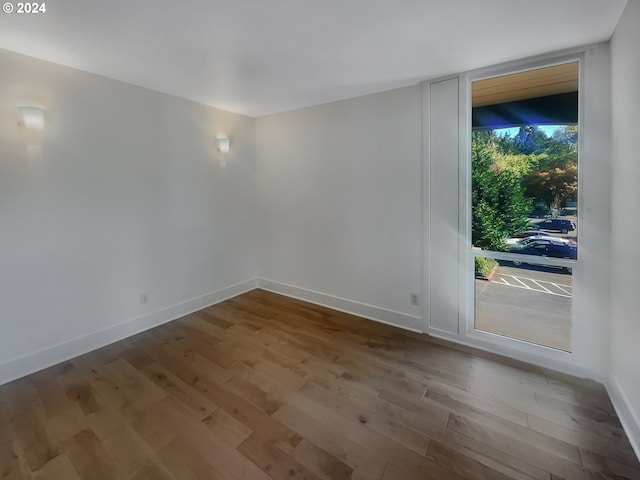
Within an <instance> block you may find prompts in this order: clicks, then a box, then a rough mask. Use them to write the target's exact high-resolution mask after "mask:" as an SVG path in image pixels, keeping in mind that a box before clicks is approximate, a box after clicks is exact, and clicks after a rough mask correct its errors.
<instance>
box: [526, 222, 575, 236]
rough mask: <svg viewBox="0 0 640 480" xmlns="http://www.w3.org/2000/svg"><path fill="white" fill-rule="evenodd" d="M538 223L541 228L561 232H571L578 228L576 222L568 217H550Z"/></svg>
mask: <svg viewBox="0 0 640 480" xmlns="http://www.w3.org/2000/svg"><path fill="white" fill-rule="evenodd" d="M536 225H537V227H538V229H539V230H555V231H558V232H561V233H569V232H571V231H573V230H575V229H576V225H575V223H572V222H571V221H570V220H567V219H566V218H548V219H547V220H543V221H541V222H538V223H537V224H536Z"/></svg>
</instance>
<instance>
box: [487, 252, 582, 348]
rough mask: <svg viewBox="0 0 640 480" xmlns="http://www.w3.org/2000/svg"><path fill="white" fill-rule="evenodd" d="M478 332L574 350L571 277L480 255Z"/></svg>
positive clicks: (565, 272) (552, 269)
mask: <svg viewBox="0 0 640 480" xmlns="http://www.w3.org/2000/svg"><path fill="white" fill-rule="evenodd" d="M475 265H476V280H475V328H476V329H477V330H482V331H485V332H490V333H494V334H497V335H503V336H507V337H511V338H516V339H519V340H523V341H525V342H530V343H535V344H538V345H543V346H546V347H551V348H555V349H558V350H564V351H568V352H570V351H571V299H572V295H573V286H572V285H573V282H572V274H571V272H570V271H568V270H567V269H565V268H555V267H546V266H541V265H535V264H525V263H520V264H515V263H513V262H508V261H503V260H499V261H496V260H493V259H485V258H480V257H476V261H475Z"/></svg>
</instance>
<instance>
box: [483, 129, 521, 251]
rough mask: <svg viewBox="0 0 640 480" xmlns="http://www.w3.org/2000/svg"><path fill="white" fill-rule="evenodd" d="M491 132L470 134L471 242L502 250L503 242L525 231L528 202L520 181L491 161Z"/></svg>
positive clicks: (492, 145)
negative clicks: (471, 135) (504, 239)
mask: <svg viewBox="0 0 640 480" xmlns="http://www.w3.org/2000/svg"><path fill="white" fill-rule="evenodd" d="M493 138H495V135H494V134H493V132H487V131H478V132H474V135H473V139H472V147H471V155H472V162H471V177H472V192H471V195H472V204H473V208H472V219H471V230H472V242H473V245H475V246H477V247H481V248H484V249H490V250H497V251H500V250H504V249H505V245H504V242H503V238H505V237H507V236H510V235H513V234H515V233H517V232H521V231H523V230H526V229H527V226H528V224H529V221H528V219H527V214H528V213H529V212H530V211H531V207H532V202H531V200H529V199H527V198H525V196H524V189H523V187H522V185H521V183H520V177H519V176H518V175H517V174H516V173H514V172H513V171H512V170H509V169H505V168H501V167H500V166H499V165H498V164H497V163H496V161H495V159H494V153H495V151H496V147H495V143H493V142H492V139H493Z"/></svg>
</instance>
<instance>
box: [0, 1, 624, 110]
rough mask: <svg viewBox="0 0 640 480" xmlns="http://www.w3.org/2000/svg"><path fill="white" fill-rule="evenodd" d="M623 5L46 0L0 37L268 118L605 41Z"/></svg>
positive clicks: (21, 48)
mask: <svg viewBox="0 0 640 480" xmlns="http://www.w3.org/2000/svg"><path fill="white" fill-rule="evenodd" d="M13 3H15V2H13ZM626 3H627V0H535V1H532V0H529V1H524V0H518V1H513V0H188V1H185V0H183V1H180V0H174V1H168V0H106V1H98V0H52V1H49V2H46V7H47V11H46V13H44V14H42V13H41V14H37V15H36V14H31V15H26V14H25V15H18V14H15V13H13V14H10V15H9V14H0V48H4V49H7V50H12V51H14V52H18V53H23V54H26V55H31V56H34V57H37V58H42V59H45V60H49V61H51V62H55V63H59V64H62V65H66V66H69V67H74V68H77V69H80V70H84V71H87V72H92V73H97V74H99V75H103V76H105V77H109V78H113V79H117V80H122V81H125V82H128V83H132V84H135V85H139V86H143V87H147V88H150V89H153V90H157V91H160V92H164V93H168V94H171V95H176V96H178V97H183V98H186V99H190V100H194V101H196V102H199V103H204V104H207V105H211V106H215V107H219V108H223V109H226V110H231V111H234V112H237V113H242V114H246V115H250V116H262V115H266V114H270V113H275V112H280V111H285V110H291V109H295V108H300V107H305V106H309V105H316V104H320V103H326V102H330V101H334V100H341V99H344V98H350V97H355V96H359V95H365V94H369V93H374V92H380V91H384V90H389V89H392V88H398V87H402V86H406V85H412V84H416V83H418V82H420V81H421V80H425V79H429V78H434V77H438V76H443V75H447V74H453V73H458V72H463V71H466V70H472V69H475V68H479V67H483V66H488V65H493V64H496V63H500V62H504V61H509V60H515V59H519V58H524V57H529V56H532V55H536V54H540V53H545V52H550V51H555V50H560V49H564V48H569V47H574V46H579V45H586V44H590V43H596V42H600V41H605V40H608V39H609V38H610V37H611V35H612V33H613V31H614V29H615V26H616V23H617V22H618V19H619V18H620V15H621V13H622V10H623V9H624V7H625V5H626Z"/></svg>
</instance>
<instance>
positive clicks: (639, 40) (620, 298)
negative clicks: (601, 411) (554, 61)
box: [611, 0, 640, 455]
mask: <svg viewBox="0 0 640 480" xmlns="http://www.w3.org/2000/svg"><path fill="white" fill-rule="evenodd" d="M638 25H640V1H638V0H630V1H629V3H628V4H627V8H626V10H625V11H624V13H623V15H622V18H621V20H620V23H619V24H618V27H617V29H616V32H615V34H614V36H613V39H612V42H611V51H612V62H611V63H612V64H611V68H612V84H613V88H612V92H613V95H612V112H613V113H612V115H613V174H612V175H613V200H612V205H613V209H612V228H611V237H612V239H613V248H612V251H613V260H612V281H611V384H612V392H613V395H614V396H616V395H617V396H619V397H620V400H621V401H622V404H623V407H624V408H623V411H622V412H621V413H622V416H623V417H624V420H625V422H626V427H627V433H628V434H629V435H630V436H631V437H632V439H633V441H634V442H635V447H636V452H637V453H638V455H640V448H639V447H640V313H639V312H640V303H639V296H638V293H639V292H640V290H639V289H638V284H639V282H638V275H639V274H640V250H639V249H638V245H637V243H638V242H637V241H636V239H637V238H638V237H639V236H640V222H639V221H638V211H639V209H640V189H639V188H638V181H639V179H640V145H639V143H638V111H639V107H640V91H639V87H640V57H639V56H638V45H640V29H639V28H638ZM625 410H626V411H625Z"/></svg>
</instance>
